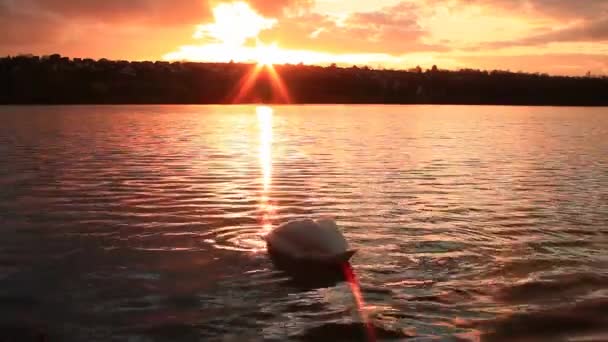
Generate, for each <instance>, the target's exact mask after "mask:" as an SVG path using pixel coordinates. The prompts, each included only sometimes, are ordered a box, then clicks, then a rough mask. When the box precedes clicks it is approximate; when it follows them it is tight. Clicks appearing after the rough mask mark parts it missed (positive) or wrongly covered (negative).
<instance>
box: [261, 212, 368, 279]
mask: <svg viewBox="0 0 608 342" xmlns="http://www.w3.org/2000/svg"><path fill="white" fill-rule="evenodd" d="M264 240H265V241H266V247H267V249H268V254H269V255H270V257H271V258H272V260H273V261H274V262H275V264H276V265H277V266H279V267H280V268H284V269H286V268H287V269H289V268H291V269H296V270H298V272H299V271H300V270H302V269H303V268H310V269H311V270H319V269H321V268H323V269H341V267H342V266H343V265H344V264H345V263H347V262H348V261H349V260H350V258H351V257H352V256H353V254H355V252H356V250H351V249H349V248H348V243H347V242H346V239H344V236H343V235H342V233H341V232H340V230H339V229H338V226H337V225H336V223H335V222H334V221H333V220H329V219H323V220H317V221H313V220H310V219H306V220H299V221H292V222H288V223H286V224H283V225H281V226H279V227H277V228H275V229H274V230H272V231H271V232H270V233H268V235H266V236H265V237H264Z"/></svg>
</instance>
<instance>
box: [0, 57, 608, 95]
mask: <svg viewBox="0 0 608 342" xmlns="http://www.w3.org/2000/svg"><path fill="white" fill-rule="evenodd" d="M254 69H255V65H254V64H247V63H234V62H231V63H192V62H173V63H168V62H128V61H110V60H108V59H100V60H99V61H94V60H92V59H89V58H87V59H78V58H75V59H73V60H70V59H69V58H67V57H62V56H60V55H58V54H55V55H51V56H48V57H45V58H39V57H37V56H31V55H21V56H16V57H6V58H0V104H12V103H15V104H27V103H36V104H54V103H232V102H233V101H234V99H235V94H236V93H237V92H238V89H239V87H240V85H241V84H242V82H243V80H244V79H245V78H246V77H247V75H249V74H250V73H251V72H252V71H253V70H254ZM275 69H276V70H277V72H278V73H279V74H280V75H281V78H282V79H283V81H284V83H285V86H286V87H287V89H288V91H289V94H290V97H291V99H292V101H293V102H294V103H311V102H314V103H445V104H510V105H608V96H606V94H608V78H606V77H592V76H591V73H587V76H586V77H563V76H549V75H547V74H539V73H513V72H510V71H504V70H492V71H489V72H488V71H485V70H483V71H482V70H475V69H462V70H459V71H446V70H442V71H439V69H438V68H437V67H436V66H434V67H433V68H431V70H430V71H429V72H428V73H422V69H421V68H420V67H419V66H418V67H416V68H413V69H409V70H408V71H398V70H370V69H369V68H366V67H364V68H362V69H360V68H359V67H357V66H356V65H354V66H353V67H351V68H338V67H337V66H336V65H335V64H332V65H330V66H328V67H319V66H311V65H304V64H302V63H300V64H298V65H275ZM240 101H241V102H256V101H270V102H278V101H281V97H280V96H278V94H277V93H276V90H275V87H273V86H272V82H271V79H270V77H269V76H268V75H266V74H265V72H264V71H263V72H262V73H261V75H260V77H259V79H257V80H255V81H254V82H253V84H252V89H251V94H250V95H249V96H247V97H244V98H242V99H240Z"/></svg>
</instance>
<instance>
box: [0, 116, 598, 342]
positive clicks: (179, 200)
mask: <svg viewBox="0 0 608 342" xmlns="http://www.w3.org/2000/svg"><path fill="white" fill-rule="evenodd" d="M0 189H1V192H0V223H1V224H0V334H1V335H2V336H0V340H2V338H3V337H4V338H9V340H10V339H11V338H13V339H14V340H19V341H28V338H29V339H32V340H34V338H36V336H39V334H44V335H46V336H48V337H49V340H50V341H123V340H124V341H198V340H210V341H213V340H222V341H251V340H277V341H283V340H288V339H302V340H314V341H318V340H331V341H338V340H366V339H367V338H369V336H367V334H366V332H365V329H364V324H363V323H362V322H363V320H364V317H367V319H368V320H369V323H370V324H371V326H373V327H374V334H375V336H376V338H377V339H378V340H390V339H397V340H398V339H405V338H410V340H412V341H426V340H429V339H432V338H439V339H440V340H446V341H453V340H458V339H464V340H467V339H470V340H478V339H483V340H492V341H494V340H504V341H521V340H524V339H527V340H534V341H537V340H541V341H545V340H546V341H559V340H562V339H563V340H565V338H566V337H568V338H571V339H570V340H572V341H575V340H576V338H579V340H581V341H582V340H586V341H591V340H595V341H600V340H608V315H607V312H608V109H607V108H550V107H539V108H531V107H484V106H479V107H475V106H276V107H256V106H105V107H104V106H72V107H63V106H57V107H44V106H41V107H0ZM324 215H328V216H332V217H334V218H335V219H336V220H337V222H338V223H339V225H340V226H341V227H342V229H343V232H344V234H345V236H346V237H347V239H348V241H349V243H350V245H351V246H352V247H354V248H357V249H359V251H358V253H357V254H356V255H355V257H354V258H353V259H352V265H353V268H354V270H355V272H356V275H357V277H358V279H359V282H360V286H361V291H362V295H363V298H364V302H365V304H364V307H363V309H362V310H359V309H358V308H357V306H356V305H355V302H354V301H353V295H352V293H351V288H350V287H349V286H348V284H347V283H343V282H341V283H337V284H335V285H331V286H327V287H322V288H304V287H301V286H298V285H297V284H294V283H293V282H291V281H289V278H288V277H286V276H285V275H284V274H282V273H280V272H279V271H277V270H276V269H275V268H274V267H273V265H272V263H271V262H270V261H269V259H268V257H267V255H266V253H265V250H264V247H265V246H264V244H263V241H262V240H261V239H260V238H259V237H260V235H261V234H262V233H263V232H264V231H266V230H267V229H271V228H272V227H274V226H276V225H278V224H281V223H283V222H286V221H288V220H291V219H297V218H304V217H313V218H315V217H319V216H324ZM362 317H363V318H362ZM584 338H586V339H584Z"/></svg>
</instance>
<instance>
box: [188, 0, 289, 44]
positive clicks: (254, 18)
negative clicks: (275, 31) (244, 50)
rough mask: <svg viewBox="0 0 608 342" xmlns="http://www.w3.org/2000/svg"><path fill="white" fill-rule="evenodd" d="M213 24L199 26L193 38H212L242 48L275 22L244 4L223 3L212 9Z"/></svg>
mask: <svg viewBox="0 0 608 342" xmlns="http://www.w3.org/2000/svg"><path fill="white" fill-rule="evenodd" d="M213 18H214V19H215V22H214V23H211V24H207V25H199V26H197V28H196V32H195V33H194V38H196V39H201V38H212V39H215V40H217V41H218V42H219V43H221V44H224V45H227V46H233V47H234V46H242V45H243V44H244V43H245V42H246V41H247V39H249V38H257V37H258V35H259V34H260V32H261V31H263V30H267V29H269V28H272V27H273V26H274V25H275V24H276V22H277V20H276V19H268V18H264V17H263V16H261V15H259V14H258V13H256V12H255V11H254V10H253V9H251V7H250V6H249V4H247V3H245V2H234V3H223V4H219V5H217V6H216V7H215V8H213Z"/></svg>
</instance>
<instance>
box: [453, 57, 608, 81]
mask: <svg viewBox="0 0 608 342" xmlns="http://www.w3.org/2000/svg"><path fill="white" fill-rule="evenodd" d="M457 59H458V61H459V62H460V63H461V64H462V65H469V66H475V68H480V69H489V70H491V69H502V70H507V69H508V70H511V71H520V70H523V71H528V72H542V73H549V74H555V75H578V76H583V75H585V74H586V73H587V71H591V72H592V73H594V74H608V56H606V55H599V54H597V55H595V54H578V53H565V54H552V53H548V54H539V55H535V56H533V55H514V56H500V55H496V56H474V55H472V56H459V57H458V58H457Z"/></svg>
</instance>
